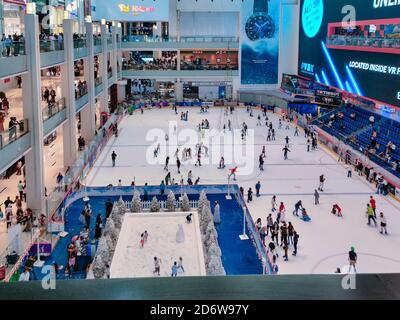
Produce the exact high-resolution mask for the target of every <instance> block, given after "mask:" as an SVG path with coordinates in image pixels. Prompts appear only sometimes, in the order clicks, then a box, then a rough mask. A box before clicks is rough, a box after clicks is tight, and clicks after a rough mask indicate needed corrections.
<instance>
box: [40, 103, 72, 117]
mask: <svg viewBox="0 0 400 320" xmlns="http://www.w3.org/2000/svg"><path fill="white" fill-rule="evenodd" d="M65 107H66V104H65V98H61V99H59V100H58V101H56V102H54V103H52V102H49V103H48V105H47V106H46V107H45V108H43V110H42V112H43V120H44V121H45V120H48V119H50V118H51V117H53V116H54V115H56V114H57V113H59V112H60V111H61V110H63V109H65Z"/></svg>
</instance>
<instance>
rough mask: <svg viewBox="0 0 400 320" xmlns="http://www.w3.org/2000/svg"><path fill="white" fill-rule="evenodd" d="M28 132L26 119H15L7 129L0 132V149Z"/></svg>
mask: <svg viewBox="0 0 400 320" xmlns="http://www.w3.org/2000/svg"><path fill="white" fill-rule="evenodd" d="M28 132H29V128H28V120H26V119H24V120H21V121H17V122H16V123H15V124H13V125H12V126H11V127H9V128H8V129H7V130H5V131H2V132H0V150H1V149H3V148H4V147H5V146H6V145H8V144H10V143H12V142H13V141H15V140H17V139H19V138H20V137H22V136H24V135H25V134H27V133H28Z"/></svg>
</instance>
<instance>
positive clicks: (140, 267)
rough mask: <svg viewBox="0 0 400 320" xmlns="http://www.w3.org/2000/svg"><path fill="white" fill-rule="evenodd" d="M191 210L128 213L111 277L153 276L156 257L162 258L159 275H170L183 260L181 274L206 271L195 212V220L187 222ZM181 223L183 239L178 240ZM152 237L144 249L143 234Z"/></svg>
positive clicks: (194, 213)
mask: <svg viewBox="0 0 400 320" xmlns="http://www.w3.org/2000/svg"><path fill="white" fill-rule="evenodd" d="M187 214H188V212H168V213H166V212H162V213H148V212H147V213H126V214H125V217H124V221H123V223H122V228H121V231H120V234H119V238H118V242H117V246H116V249H115V253H114V257H113V260H112V263H111V268H110V277H111V278H133V277H153V276H154V274H153V271H154V257H157V258H160V259H161V264H160V276H162V277H169V276H171V267H172V265H173V263H174V261H177V262H178V260H179V257H182V259H183V267H184V273H181V272H179V275H180V276H204V275H205V274H206V271H205V264H204V257H203V247H202V242H201V236H200V229H199V221H198V215H197V213H196V212H193V216H192V223H190V224H188V223H186V219H185V218H186V215H187ZM178 225H182V227H183V231H184V239H183V241H182V242H179V243H178V242H177V231H178ZM144 231H147V232H148V234H149V236H148V239H147V242H146V243H145V244H144V246H143V248H142V247H141V246H140V235H141V234H142V233H143V232H144Z"/></svg>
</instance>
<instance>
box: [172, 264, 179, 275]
mask: <svg viewBox="0 0 400 320" xmlns="http://www.w3.org/2000/svg"><path fill="white" fill-rule="evenodd" d="M177 276H178V263H177V262H176V261H174V264H173V265H172V267H171V277H177Z"/></svg>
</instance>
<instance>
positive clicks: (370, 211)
mask: <svg viewBox="0 0 400 320" xmlns="http://www.w3.org/2000/svg"><path fill="white" fill-rule="evenodd" d="M367 218H368V225H371V220H372V221H373V222H374V224H375V227H376V219H375V214H374V210H373V209H372V207H371V205H370V204H369V203H368V204H367Z"/></svg>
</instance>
